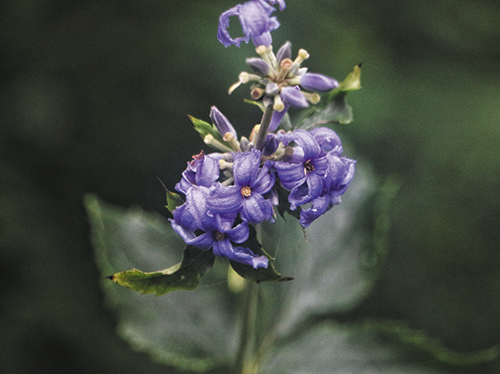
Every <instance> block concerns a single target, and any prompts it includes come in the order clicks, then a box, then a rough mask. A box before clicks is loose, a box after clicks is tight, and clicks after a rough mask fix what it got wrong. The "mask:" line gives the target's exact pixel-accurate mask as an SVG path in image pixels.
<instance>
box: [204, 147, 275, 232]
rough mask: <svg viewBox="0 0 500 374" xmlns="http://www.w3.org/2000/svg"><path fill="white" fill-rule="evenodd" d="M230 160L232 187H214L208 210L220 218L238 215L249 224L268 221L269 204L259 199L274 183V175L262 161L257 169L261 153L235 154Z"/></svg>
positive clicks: (266, 200)
mask: <svg viewBox="0 0 500 374" xmlns="http://www.w3.org/2000/svg"><path fill="white" fill-rule="evenodd" d="M233 158H234V163H233V178H234V185H232V186H227V187H226V186H223V185H222V184H220V183H219V184H217V185H216V186H215V187H214V188H213V189H212V190H211V193H210V197H209V199H208V202H207V204H208V207H209V209H210V210H212V211H213V212H216V213H219V214H222V215H224V214H238V213H241V218H242V219H244V220H245V221H248V222H249V223H253V224H257V223H260V222H263V221H266V220H271V219H272V216H273V206H272V203H271V201H270V200H268V199H265V198H264V197H263V196H262V195H264V194H266V193H268V192H269V191H270V190H271V189H272V188H273V186H274V183H275V175H274V174H271V173H270V172H269V166H270V165H271V164H270V163H269V162H266V164H264V166H263V167H262V168H261V167H260V158H261V152H260V151H259V150H257V149H255V148H254V149H252V150H251V151H250V152H238V153H235V154H233Z"/></svg>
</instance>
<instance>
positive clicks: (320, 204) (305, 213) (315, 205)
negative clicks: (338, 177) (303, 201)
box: [299, 196, 333, 228]
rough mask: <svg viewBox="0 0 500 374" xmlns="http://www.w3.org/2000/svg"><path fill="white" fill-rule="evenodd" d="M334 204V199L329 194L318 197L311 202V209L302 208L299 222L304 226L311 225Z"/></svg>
mask: <svg viewBox="0 0 500 374" xmlns="http://www.w3.org/2000/svg"><path fill="white" fill-rule="evenodd" d="M332 206H333V204H332V200H331V199H330V197H329V196H321V197H317V198H316V199H314V200H313V201H312V202H311V207H310V208H309V209H302V210H301V211H300V220H299V223H300V224H301V225H302V227H303V228H306V227H309V225H310V224H311V223H312V222H313V221H314V220H315V219H316V218H318V217H320V216H321V215H323V214H324V213H326V212H327V211H328V210H329V209H330V208H331V207H332Z"/></svg>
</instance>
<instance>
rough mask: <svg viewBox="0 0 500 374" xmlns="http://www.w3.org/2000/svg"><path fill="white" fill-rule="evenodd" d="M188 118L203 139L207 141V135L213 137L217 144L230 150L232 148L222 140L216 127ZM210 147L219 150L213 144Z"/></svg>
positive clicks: (191, 117)
mask: <svg viewBox="0 0 500 374" xmlns="http://www.w3.org/2000/svg"><path fill="white" fill-rule="evenodd" d="M188 117H189V119H190V120H191V122H192V123H193V125H194V129H195V130H196V131H198V133H199V134H200V135H201V138H202V139H205V136H207V135H212V136H213V137H214V139H215V140H216V141H217V142H219V143H222V144H224V145H225V146H226V147H228V148H231V145H230V144H229V143H228V142H226V141H224V140H223V139H222V135H221V134H220V133H219V131H218V130H217V128H216V127H215V126H214V125H211V124H209V123H208V122H205V121H203V120H201V119H198V118H195V117H193V116H188ZM208 145H209V146H211V147H212V148H215V149H218V148H217V147H214V146H213V145H211V144H208Z"/></svg>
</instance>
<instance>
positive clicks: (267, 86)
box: [87, 0, 412, 374]
mask: <svg viewBox="0 0 500 374" xmlns="http://www.w3.org/2000/svg"><path fill="white" fill-rule="evenodd" d="M285 7H286V4H285V1H283V0H268V1H264V0H250V1H247V2H246V3H243V4H240V5H237V6H235V7H234V8H231V9H229V10H227V11H225V12H223V13H222V14H221V16H220V19H219V27H218V33H217V36H218V39H219V41H220V42H221V43H222V44H223V45H224V46H226V47H228V46H231V45H236V46H238V47H239V46H240V45H241V42H245V43H249V42H250V41H252V43H253V44H254V46H255V51H256V53H257V55H258V57H255V56H254V57H249V58H247V59H246V64H247V66H248V68H249V70H250V72H242V73H240V74H239V77H238V80H237V82H236V83H235V84H233V85H232V86H231V87H230V88H229V93H232V92H233V91H234V90H236V89H238V88H239V87H240V86H242V85H245V84H249V86H250V87H249V88H250V98H251V100H249V102H250V103H252V104H254V105H255V106H256V108H258V109H260V111H261V113H259V117H260V116H261V117H260V121H259V123H258V125H256V126H255V127H254V128H252V129H249V130H250V131H249V132H248V134H246V135H244V136H239V135H238V133H237V132H236V130H235V128H234V127H233V125H232V123H231V121H230V120H229V119H228V118H227V117H226V116H225V115H224V114H223V113H221V111H219V109H217V107H215V106H213V107H212V108H211V109H210V112H209V115H208V117H209V118H210V122H211V123H210V122H207V121H205V120H202V119H198V118H194V117H192V116H190V120H191V122H192V124H193V125H194V128H195V130H196V131H197V132H198V133H199V134H200V135H201V137H202V139H203V141H204V143H205V144H206V145H207V146H208V147H210V148H211V149H212V152H209V151H207V150H201V151H200V150H196V151H195V152H193V153H196V154H195V155H194V156H193V157H192V160H190V161H188V162H187V165H186V169H185V170H184V172H183V173H182V176H181V177H180V178H179V182H178V183H177V184H176V185H175V192H174V191H170V190H167V208H168V210H169V212H170V213H171V218H170V219H169V221H168V224H167V223H165V222H164V221H163V220H161V219H160V218H158V217H154V216H152V215H148V214H146V213H144V212H141V211H137V210H135V211H134V210H131V211H128V212H125V213H123V211H120V210H117V209H115V208H112V207H109V206H107V205H106V204H105V203H103V202H101V201H99V200H98V199H97V198H95V197H90V196H89V197H88V198H87V208H88V210H89V215H90V217H91V223H92V226H93V228H94V230H93V231H94V234H93V235H94V243H95V245H96V248H97V253H98V258H99V263H100V265H101V267H102V271H103V272H104V273H106V274H107V275H109V274H113V275H111V276H110V277H109V278H110V279H111V280H113V281H114V282H115V283H117V284H119V285H121V286H124V288H121V287H110V285H107V286H106V290H107V293H108V294H109V295H111V296H110V300H112V303H113V304H114V307H115V309H116V310H117V311H118V313H119V314H120V315H121V318H122V320H123V321H125V322H123V323H122V324H121V327H120V330H121V333H122V334H123V335H124V336H125V337H126V338H127V339H129V340H130V341H132V342H133V343H134V344H135V345H136V346H137V347H138V348H140V349H146V350H148V351H150V352H152V354H153V355H154V356H155V357H157V358H159V359H160V360H162V361H164V362H166V363H167V364H169V365H171V366H175V367H178V368H180V369H182V370H191V371H196V372H208V371H210V370H216V371H217V372H220V371H222V372H224V370H226V372H231V373H234V372H238V373H245V374H250V373H260V372H262V373H276V372H287V373H303V372H309V371H307V370H309V369H308V368H310V367H312V366H313V364H314V367H315V368H316V369H315V371H314V372H321V373H328V372H331V371H330V369H329V368H330V367H331V366H332V364H331V363H332V360H333V359H332V357H331V355H330V354H326V355H321V354H320V352H322V350H321V348H322V347H324V346H326V347H333V346H339V347H340V346H341V347H343V349H345V350H346V351H347V352H348V355H352V356H353V357H356V360H355V361H356V362H355V363H354V364H353V366H350V367H352V368H353V370H354V371H358V372H362V370H363V367H364V366H363V364H360V363H362V362H372V361H373V360H380V361H384V362H390V361H391V360H395V356H391V355H383V354H378V353H377V351H375V353H373V352H372V348H373V347H377V345H376V342H375V340H374V339H373V336H371V335H370V332H368V333H367V335H365V336H364V337H362V338H361V340H362V341H363V342H364V344H365V346H364V348H359V347H358V346H356V345H353V344H351V343H349V342H348V341H347V340H348V339H347V338H346V336H350V330H348V329H343V328H339V327H338V326H336V325H331V324H324V325H322V326H321V328H319V327H315V328H311V329H306V330H305V331H306V333H304V334H303V335H301V337H300V339H299V340H298V343H297V347H294V346H293V344H292V345H290V344H289V342H290V340H291V339H290V337H294V336H296V335H295V334H296V332H297V331H299V330H300V329H301V328H302V327H303V326H307V323H306V322H308V321H310V318H312V317H317V316H321V315H323V314H325V313H333V312H335V311H341V310H345V309H346V308H349V306H351V305H355V304H356V303H357V302H358V301H359V300H360V299H361V298H362V297H363V296H364V295H365V294H366V292H367V290H368V289H369V288H370V287H371V285H372V280H373V272H372V273H370V271H368V272H367V271H366V268H364V267H363V265H362V264H360V258H361V253H362V251H361V248H362V240H361V239H360V238H359V237H357V238H356V239H353V236H354V235H352V234H351V231H352V230H354V227H355V226H356V225H355V223H353V218H352V217H353V216H354V215H355V214H356V213H359V211H360V210H361V207H362V206H363V204H366V201H367V200H368V199H367V196H369V195H370V193H371V191H372V189H371V188H372V187H370V185H371V184H372V183H369V182H367V179H370V177H369V175H368V173H367V172H366V171H365V172H364V173H365V174H364V176H361V177H360V170H358V171H357V172H355V166H356V161H355V160H353V159H351V158H349V157H346V156H345V155H344V149H343V146H342V141H341V139H340V137H339V135H338V134H337V133H336V132H335V131H334V130H333V128H335V127H336V126H337V125H338V124H347V123H350V122H351V121H352V110H351V107H350V106H349V104H348V103H347V101H346V96H347V94H348V93H349V92H351V91H354V90H358V89H360V68H361V66H360V65H357V66H355V67H354V70H353V71H352V72H351V73H350V74H348V75H347V77H346V78H345V79H344V80H343V81H341V82H338V81H337V80H336V79H334V78H331V77H329V76H326V75H322V74H318V73H312V72H308V70H307V68H306V67H304V66H303V63H304V61H305V60H306V59H308V58H309V54H308V52H306V51H305V50H303V49H300V50H299V51H298V53H297V55H296V57H295V58H292V56H293V52H292V44H291V43H290V42H288V41H287V42H285V43H284V44H282V45H281V47H279V48H278V49H277V51H276V53H275V52H274V49H273V39H272V35H271V33H272V32H273V31H274V30H276V29H277V28H278V27H279V26H280V24H279V22H278V20H277V17H276V16H274V15H273V14H274V12H276V10H277V9H279V10H280V11H283V10H284V9H285ZM230 17H237V18H238V20H239V22H240V24H241V26H242V31H243V34H244V35H243V36H241V37H234V38H233V36H231V35H230V34H229V32H228V25H229V19H230ZM297 110H305V111H306V113H305V115H303V116H302V120H297V119H296V118H292V119H291V114H293V111H297ZM233 122H234V121H233ZM359 169H361V173H363V171H362V170H363V168H359ZM365 170H366V169H365ZM355 175H356V179H357V180H358V181H359V183H353V186H351V187H350V188H349V186H350V184H351V182H352V181H353V180H356V179H355ZM388 190H389V194H390V193H391V191H393V190H391V189H390V188H389V189H388ZM346 191H349V193H347V194H346V196H348V195H349V194H352V195H353V197H352V198H351V199H350V201H348V202H347V203H346V202H344V203H343V204H341V205H339V204H340V203H341V199H342V197H343V195H344V193H346ZM382 226H384V225H382ZM381 231H383V230H381ZM376 239H379V241H380V242H381V241H382V239H383V238H381V236H380V235H379V237H378V238H376ZM180 247H183V248H184V250H183V258H182V261H181V262H180V263H178V264H177V265H174V266H171V267H169V268H167V269H164V270H160V271H153V272H144V271H141V270H137V269H132V270H126V271H120V270H122V269H123V268H126V267H127V266H138V267H141V268H143V269H144V268H154V267H155V266H157V264H158V263H160V262H165V261H170V260H173V259H174V258H175V256H176V250H177V249H179V248H180ZM166 249H172V250H171V251H170V250H168V251H167V250H166ZM381 252H383V251H382V250H381V251H380V253H381ZM380 253H378V252H376V251H375V253H372V254H370V256H372V257H370V256H368V257H365V258H363V260H364V261H365V262H366V263H376V262H377V261H376V260H377V258H376V257H377V256H378V255H380ZM278 255H279V256H278ZM217 259H221V260H222V261H219V260H217ZM228 261H229V264H230V265H229V267H228V266H227V262H228ZM367 268H368V270H374V267H373V268H371V269H370V267H369V266H367ZM209 270H211V271H210V272H209ZM282 272H283V274H285V275H282V274H281V273H282ZM292 277H294V278H296V279H297V280H295V281H293V282H288V281H290V280H292V279H293V278H292ZM248 281H249V282H248ZM202 282H203V283H202ZM272 282H281V284H279V285H275V287H274V288H264V287H265V285H261V286H260V285H259V286H257V285H258V284H262V283H264V284H265V283H272ZM109 283H111V282H109ZM200 284H202V285H203V286H202V287H199V286H200ZM218 285H224V286H226V285H227V287H226V288H227V289H224V290H221V289H220V288H218ZM111 286H115V285H113V284H112V283H111ZM269 286H271V285H269ZM257 287H258V288H257ZM125 288H129V289H131V290H134V291H139V292H140V293H143V294H149V293H151V294H156V295H163V294H165V293H170V294H169V296H168V297H166V298H153V299H147V301H143V299H140V298H138V297H137V295H138V294H134V293H132V292H129V291H128V290H126V289H125ZM195 288H197V289H198V290H197V292H193V293H186V292H172V291H177V290H193V289H195ZM228 290H229V291H230V292H228ZM124 292H126V293H124ZM258 292H259V293H260V295H259V293H258ZM240 294H241V295H242V296H241V297H240V298H239V299H238V300H241V301H242V304H243V305H242V306H241V310H240V307H235V306H234V303H233V302H232V301H233V299H234V298H236V297H237V296H235V295H240ZM257 300H259V303H261V304H262V307H260V308H257ZM145 303H148V304H147V305H148V308H145V307H141V306H142V305H146V304H145ZM235 316H242V318H241V322H239V321H238V320H237V319H236V318H235ZM257 321H258V322H257ZM238 327H239V328H240V329H238ZM301 331H302V330H301ZM318 345H319V347H318ZM366 347H368V348H366ZM288 350H290V351H291V353H289V352H288ZM320 356H321V358H319V357H320ZM290 357H292V358H293V357H297V360H300V363H297V362H294V360H293V359H291V358H290ZM310 357H315V358H314V359H312V360H313V361H314V362H313V363H311V359H310ZM339 357H340V361H338V360H339ZM342 357H343V356H342V355H338V356H337V357H336V358H335V359H336V360H337V361H335V365H338V364H339V362H340V363H342V360H341V358H342ZM363 360H364V361H363ZM364 365H366V364H364ZM385 368H386V369H387V370H389V371H390V370H392V369H393V366H391V365H389V364H388V366H386V367H385ZM382 372H383V370H382ZM401 372H405V373H410V372H412V371H411V370H410V369H409V368H408V367H404V368H403V369H402V371H401Z"/></svg>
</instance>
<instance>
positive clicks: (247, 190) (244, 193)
mask: <svg viewBox="0 0 500 374" xmlns="http://www.w3.org/2000/svg"><path fill="white" fill-rule="evenodd" d="M240 193H241V196H243V197H250V196H252V189H251V188H250V187H248V186H244V187H241V191H240Z"/></svg>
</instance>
